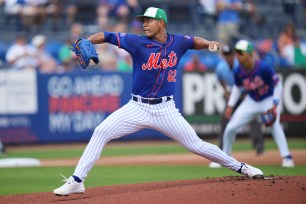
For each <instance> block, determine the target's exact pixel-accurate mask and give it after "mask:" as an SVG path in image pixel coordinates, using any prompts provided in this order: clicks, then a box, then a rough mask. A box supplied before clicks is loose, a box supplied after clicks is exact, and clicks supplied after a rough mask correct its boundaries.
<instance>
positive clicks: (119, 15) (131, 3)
mask: <svg viewBox="0 0 306 204" xmlns="http://www.w3.org/2000/svg"><path fill="white" fill-rule="evenodd" d="M139 9H140V7H139V3H138V0H99V5H98V8H97V16H98V17H97V22H98V25H99V27H100V28H105V27H106V26H107V25H108V24H109V21H110V20H109V18H111V19H114V20H115V21H119V22H124V23H129V22H130V20H131V19H132V18H134V16H135V13H137V12H138V10H139Z"/></svg>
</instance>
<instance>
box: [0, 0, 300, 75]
mask: <svg viewBox="0 0 306 204" xmlns="http://www.w3.org/2000/svg"><path fill="white" fill-rule="evenodd" d="M279 1H280V3H281V5H282V7H283V11H284V15H287V16H288V19H289V20H288V22H284V24H283V30H282V31H281V32H280V33H279V35H278V37H277V38H263V39H261V38H260V39H252V41H253V43H254V44H255V47H256V54H257V56H258V57H259V58H261V59H262V60H264V61H266V62H267V63H271V64H272V65H273V66H275V67H280V68H292V67H294V68H296V67H301V68H306V38H305V36H299V35H298V33H297V32H296V30H297V25H298V24H299V25H300V22H297V21H298V20H297V15H296V9H297V8H299V7H303V8H304V16H306V14H305V12H306V0H279ZM77 2H78V3H80V2H86V1H85V0H84V1H81V0H78V1H77V0H61V1H60V0H0V5H1V9H2V11H3V13H4V23H10V21H13V22H14V23H15V29H16V33H18V36H17V37H16V38H15V41H14V42H11V43H10V44H9V46H5V44H1V43H2V42H1V41H0V64H1V66H2V67H5V66H7V67H11V68H12V69H31V68H32V69H33V68H34V69H37V70H38V71H40V72H42V73H63V72H69V71H75V70H79V69H80V67H79V66H78V64H77V61H76V57H75V55H74V53H73V52H72V51H71V50H70V49H69V45H70V44H71V43H72V42H74V41H75V40H76V39H78V38H81V37H86V36H85V34H86V33H85V30H84V26H85V25H84V23H83V22H80V21H79V20H78V18H77V17H78V15H81V14H80V13H79V10H80V7H79V5H80V4H78V3H77ZM153 2H155V1H152V4H153ZM255 2H263V3H264V0H261V1H259V0H257V1H252V0H198V2H197V4H196V7H195V8H192V9H194V11H195V12H197V14H198V15H197V18H199V19H198V20H200V23H203V24H204V25H205V26H207V27H208V29H209V28H215V29H216V36H215V37H216V39H214V40H218V41H219V42H221V46H223V45H229V46H231V45H233V44H234V43H235V42H236V41H237V40H239V39H241V38H243V37H248V36H245V35H244V33H243V29H244V28H245V26H248V25H249V26H252V25H253V24H252V23H255V24H257V25H260V24H262V23H263V22H264V17H263V15H262V14H261V13H260V12H259V11H258V8H257V5H256V3H255ZM95 3H96V7H95V8H96V11H95V17H96V19H95V22H93V23H94V24H95V26H96V27H97V28H98V29H99V30H107V31H113V32H132V33H137V34H142V24H141V23H139V22H137V21H135V20H134V17H135V15H137V14H139V13H142V12H143V10H144V9H145V8H143V6H142V5H141V3H140V1H138V0H96V1H95ZM171 15H172V13H171V11H168V16H171ZM305 18H306V17H304V19H305ZM241 22H244V24H242V23H241ZM46 23H49V24H50V26H49V29H51V30H52V31H53V32H57V31H58V30H59V29H60V27H61V26H64V28H65V29H66V30H69V35H68V37H67V38H66V39H65V41H63V42H54V41H52V40H49V39H48V36H46V35H43V34H41V33H42V32H40V31H41V30H42V29H44V25H45V24H46ZM302 23H303V24H304V25H303V26H305V25H306V24H305V22H302ZM302 29H304V30H305V27H303V28H302ZM177 32H179V31H177ZM254 32H255V31H254ZM29 33H30V34H31V35H29ZM186 34H188V33H186ZM29 36H31V37H30V38H29ZM204 37H205V36H204ZM0 40H1V38H0ZM6 45H7V44H6ZM96 48H97V52H98V53H99V58H100V63H99V65H98V66H97V67H95V69H101V70H105V71H124V72H130V71H131V70H132V60H131V57H130V56H129V54H128V53H127V52H125V51H124V50H121V49H119V50H118V49H115V48H114V47H113V45H109V44H103V45H97V46H96ZM220 60H221V54H219V53H207V52H205V51H199V52H191V54H187V55H186V57H185V58H184V59H183V60H182V64H183V66H184V69H185V70H186V71H194V70H198V71H205V70H208V69H214V68H215V66H216V64H217V63H218V62H219V61H220Z"/></svg>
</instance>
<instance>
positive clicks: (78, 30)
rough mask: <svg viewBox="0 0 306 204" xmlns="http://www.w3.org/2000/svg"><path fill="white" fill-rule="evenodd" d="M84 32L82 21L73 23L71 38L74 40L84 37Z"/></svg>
mask: <svg viewBox="0 0 306 204" xmlns="http://www.w3.org/2000/svg"><path fill="white" fill-rule="evenodd" d="M83 34H84V27H83V25H82V24H80V23H73V24H72V25H71V27H70V40H71V41H72V42H74V41H76V40H77V39H79V38H82V37H83Z"/></svg>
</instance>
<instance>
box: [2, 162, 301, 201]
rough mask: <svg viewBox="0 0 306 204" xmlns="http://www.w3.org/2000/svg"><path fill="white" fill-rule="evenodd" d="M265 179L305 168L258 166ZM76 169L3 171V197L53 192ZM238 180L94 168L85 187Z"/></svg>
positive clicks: (190, 171)
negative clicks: (62, 176) (64, 177)
mask: <svg viewBox="0 0 306 204" xmlns="http://www.w3.org/2000/svg"><path fill="white" fill-rule="evenodd" d="M259 167H260V168H261V169H262V170H263V171H264V172H265V174H266V175H268V176H269V175H275V176H276V175H277V176H289V175H300V176H306V166H296V167H295V168H292V169H287V168H282V167H279V166H259ZM73 170H74V168H73V167H60V168H59V167H31V168H4V169H0V181H1V185H0V195H10V194H22V193H33V192H52V191H53V189H54V188H57V187H59V186H60V185H62V184H63V182H62V181H61V176H60V175H59V174H60V173H62V174H64V175H67V176H68V175H71V174H72V172H73ZM230 175H233V176H239V174H237V173H235V172H232V171H230V170H228V169H226V168H221V169H210V168H208V167H206V166H181V165H174V166H116V167H109V166H104V167H102V166H95V167H94V168H93V169H92V171H91V172H90V174H89V176H88V178H87V179H86V182H85V185H86V187H95V186H109V185H115V184H128V183H143V182H157V181H171V180H186V179H196V178H207V177H221V176H230Z"/></svg>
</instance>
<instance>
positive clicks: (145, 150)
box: [0, 139, 306, 159]
mask: <svg viewBox="0 0 306 204" xmlns="http://www.w3.org/2000/svg"><path fill="white" fill-rule="evenodd" d="M210 142H212V143H214V144H217V142H216V141H215V140H214V141H210ZM288 145H289V148H290V149H291V148H294V149H306V139H290V140H288ZM84 148H85V145H84V147H69V148H68V147H67V148H60V149H56V148H54V149H49V148H46V149H39V150H38V149H36V148H33V149H23V150H10V149H9V148H8V154H7V155H4V156H1V155H0V158H16V157H31V158H37V159H56V158H59V159H64V158H79V157H80V156H81V155H82V153H83V151H84ZM265 148H266V150H272V149H277V146H276V143H275V141H274V140H272V139H267V140H266V141H265ZM248 150H252V147H251V142H250V140H239V141H237V142H235V143H234V146H233V151H248ZM186 152H187V150H186V149H184V148H183V147H181V146H180V145H179V144H177V143H168V142H165V144H162V143H160V144H156V143H153V144H152V145H145V146H141V144H135V145H129V146H123V145H120V146H116V145H106V146H105V148H104V150H103V152H102V154H103V156H120V155H124V156H128V155H139V154H142V155H149V154H172V153H186Z"/></svg>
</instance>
